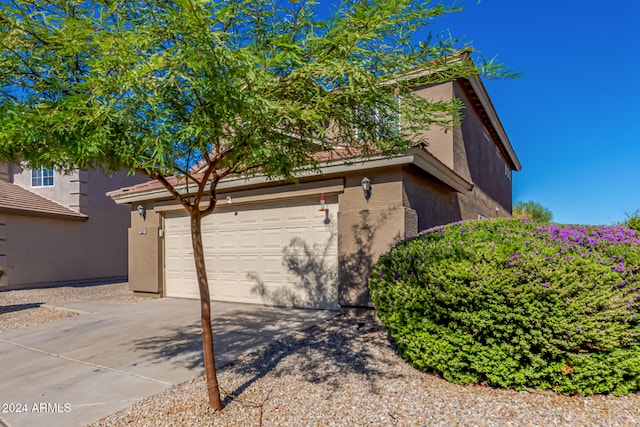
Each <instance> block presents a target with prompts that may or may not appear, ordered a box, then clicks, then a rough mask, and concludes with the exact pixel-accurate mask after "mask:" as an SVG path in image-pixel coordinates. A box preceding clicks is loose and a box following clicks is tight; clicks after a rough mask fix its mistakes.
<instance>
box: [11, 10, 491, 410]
mask: <svg viewBox="0 0 640 427" xmlns="http://www.w3.org/2000/svg"><path fill="white" fill-rule="evenodd" d="M316 8H317V2H314V1H310V0H296V1H293V0H291V1H277V0H251V1H248V0H232V1H224V2H222V1H220V2H218V1H204V0H173V1H170V0H157V1H141V0H131V1H127V0H125V1H115V0H38V1H32V0H13V1H11V2H3V3H2V6H0V11H1V13H0V161H11V162H25V163H26V164H27V165H28V166H47V167H52V166H53V167H56V168H60V169H63V170H73V169H77V168H88V167H99V168H102V169H104V170H117V169H119V168H121V167H126V168H129V169H130V170H132V171H136V172H140V173H145V174H147V175H149V176H150V177H152V178H154V179H156V180H158V181H159V182H161V183H162V184H163V185H164V186H165V188H166V189H167V190H168V191H169V192H170V193H171V194H172V196H173V197H174V198H175V199H176V200H178V201H179V202H180V203H181V204H182V205H183V206H184V208H185V210H186V211H187V212H188V213H189V215H190V217H191V225H192V240H193V243H194V244H193V246H194V258H195V261H196V270H197V275H198V284H199V289H200V296H201V305H202V326H203V349H204V353H205V355H204V356H205V367H206V372H207V381H208V389H209V393H210V395H209V397H210V403H211V405H212V406H213V407H214V408H216V409H221V407H222V405H221V401H220V397H219V393H218V386H217V380H216V378H215V370H214V368H213V341H212V339H211V321H210V307H209V290H208V284H207V277H206V270H205V265H204V255H203V251H202V239H201V232H200V221H201V218H202V217H203V216H204V215H207V214H209V213H211V212H212V211H213V210H214V208H215V204H216V187H217V185H218V183H219V182H220V180H221V179H223V178H225V177H227V176H229V175H232V174H233V175H238V174H244V175H250V174H256V173H260V174H264V175H266V176H267V177H284V178H292V177H294V176H295V175H296V173H297V172H299V171H301V170H303V169H309V168H315V167H317V164H316V159H317V157H316V156H315V154H316V153H317V152H318V151H321V150H334V149H336V148H351V150H344V151H343V152H348V153H353V152H357V153H359V154H360V155H362V156H367V155H368V154H370V153H372V152H375V153H383V154H388V155H391V154H393V153H397V152H400V151H402V150H405V149H407V148H408V147H409V146H411V145H412V144H414V143H416V142H417V141H415V140H412V138H411V137H412V136H413V135H414V134H415V131H416V130H418V129H420V130H425V129H428V128H431V127H433V126H442V127H444V128H451V127H452V126H455V125H456V124H458V122H459V118H460V114H459V109H460V104H459V102H457V101H455V100H453V101H442V102H436V101H432V100H427V99H424V98H421V97H419V96H417V95H416V94H415V93H414V92H413V91H412V87H414V86H416V85H427V84H434V83H439V82H444V81H450V80H452V79H455V78H465V77H469V76H471V75H476V74H478V73H480V72H482V73H491V72H492V71H501V70H500V67H499V66H496V65H495V64H492V63H491V62H489V63H487V64H483V65H476V64H474V63H473V62H472V61H471V60H469V59H468V55H469V53H470V52H471V50H470V49H467V50H465V52H466V53H465V55H462V56H460V55H457V53H459V51H458V50H457V49H456V46H457V44H456V43H457V42H456V41H455V40H451V39H438V38H434V39H431V38H425V40H422V41H421V40H417V39H416V35H417V34H419V32H420V31H422V30H424V28H425V27H426V26H428V25H429V24H431V23H432V22H433V19H434V18H436V17H439V16H442V15H444V14H446V13H449V12H452V11H455V10H456V9H452V8H448V7H445V6H443V5H442V4H432V3H431V2H430V1H425V0H423V1H412V0H393V1H392V0H381V1H355V0H343V1H342V2H341V3H340V4H339V5H337V6H335V7H334V8H333V10H332V12H331V14H330V15H329V16H328V17H326V18H323V17H320V16H319V15H318V13H317V9H316ZM363 112H364V113H365V114H362V113H363ZM372 112H375V114H371V113H372ZM367 113H369V114H367ZM397 117H401V120H402V126H400V127H398V126H394V123H397ZM356 128H357V129H358V132H354V129H356ZM356 134H357V137H356ZM195 165H199V166H198V167H197V168H194V166H195ZM171 175H175V176H178V177H179V178H180V179H179V180H177V181H176V180H173V179H167V177H168V176H171ZM184 183H189V185H190V186H191V188H194V189H195V190H194V192H192V193H191V194H184V193H183V192H180V191H178V189H177V186H178V185H181V184H184Z"/></svg>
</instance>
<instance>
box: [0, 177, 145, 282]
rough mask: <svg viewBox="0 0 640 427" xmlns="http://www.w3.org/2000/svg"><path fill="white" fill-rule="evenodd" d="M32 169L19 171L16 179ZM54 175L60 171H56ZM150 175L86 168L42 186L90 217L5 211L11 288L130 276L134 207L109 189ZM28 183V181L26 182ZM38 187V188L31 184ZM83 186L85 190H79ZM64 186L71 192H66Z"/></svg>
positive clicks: (7, 278) (63, 202)
mask: <svg viewBox="0 0 640 427" xmlns="http://www.w3.org/2000/svg"><path fill="white" fill-rule="evenodd" d="M25 176H28V178H29V184H30V174H28V173H25V171H20V172H19V173H18V175H16V177H17V178H18V179H16V180H14V182H16V181H20V182H22V180H24V178H25ZM56 178H58V176H57V175H56ZM145 180H147V178H146V177H144V176H134V177H131V176H127V174H126V172H120V173H117V174H114V175H113V176H111V177H108V176H105V175H103V174H102V173H101V172H98V171H83V172H81V173H80V174H75V175H73V174H72V175H67V176H64V177H62V178H60V179H57V180H56V181H55V185H54V187H52V188H43V189H40V190H51V191H50V192H46V191H41V192H39V194H41V195H43V196H45V197H57V198H58V199H57V200H54V201H57V202H58V203H61V204H65V205H66V206H68V207H72V208H74V205H73V203H74V200H75V201H78V202H80V203H79V205H76V206H75V208H74V210H80V211H81V212H82V213H84V214H86V215H88V217H89V218H88V219H87V220H86V221H70V220H67V219H55V218H39V217H33V216H22V215H13V214H7V215H4V218H5V224H6V225H5V233H6V255H5V259H6V261H5V264H6V271H5V275H6V277H5V278H3V280H6V281H7V282H6V283H7V284H8V286H9V287H11V288H19V287H25V286H36V285H40V284H51V283H60V282H68V281H77V280H94V279H113V278H122V279H124V278H126V276H127V270H128V255H127V237H128V234H127V230H128V228H129V221H130V207H129V206H121V205H117V204H116V203H115V202H113V200H111V198H108V197H106V195H105V193H106V192H108V191H111V190H114V189H117V188H121V187H124V186H128V185H133V184H136V183H139V182H143V181H145ZM26 188H28V189H30V190H31V188H30V185H28V186H26ZM33 190H36V189H33ZM77 190H80V191H81V192H82V193H80V192H78V191H77ZM66 192H69V193H68V194H67V193H66Z"/></svg>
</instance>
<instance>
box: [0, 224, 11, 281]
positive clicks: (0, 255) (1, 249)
mask: <svg viewBox="0 0 640 427" xmlns="http://www.w3.org/2000/svg"><path fill="white" fill-rule="evenodd" d="M6 268H7V216H6V215H1V214H0V270H2V272H1V273H0V289H4V288H6V287H8V286H9V281H8V279H7V275H6V274H4V271H5V270H6Z"/></svg>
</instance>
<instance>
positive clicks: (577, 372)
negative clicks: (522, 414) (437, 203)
mask: <svg viewBox="0 0 640 427" xmlns="http://www.w3.org/2000/svg"><path fill="white" fill-rule="evenodd" d="M639 237H640V236H639V235H637V234H636V233H635V232H634V231H633V230H630V229H628V228H625V227H619V226H604V227H594V226H570V225H559V224H544V225H540V224H535V223H530V222H528V221H522V220H509V219H495V220H483V221H473V222H463V223H456V224H451V225H447V226H442V227H436V228H433V229H430V230H427V231H424V232H422V233H421V234H419V235H418V236H416V237H414V238H410V239H408V240H405V241H403V242H401V243H399V244H398V245H397V246H396V247H395V248H393V249H392V250H391V251H390V252H388V253H387V254H385V255H383V256H382V257H381V258H380V259H379V261H378V263H377V264H376V266H375V267H374V269H373V272H372V275H371V278H370V279H369V286H370V289H371V295H372V298H373V301H374V303H375V305H376V310H377V313H378V316H379V317H380V319H381V320H382V322H383V323H384V324H385V325H386V327H387V329H388V330H389V332H390V334H391V336H392V337H393V339H394V340H395V342H396V344H397V346H398V347H399V349H400V351H401V353H402V355H403V357H404V358H405V359H407V360H408V361H409V362H410V363H412V364H413V365H414V366H415V367H417V368H419V369H421V370H424V371H432V370H435V371H437V372H438V373H440V374H441V375H442V376H443V377H444V378H446V379H447V380H449V381H452V382H455V383H461V384H465V383H481V382H482V383H486V384H488V385H491V386H497V387H505V388H516V389H522V388H525V387H533V388H539V389H553V390H556V391H558V392H561V393H567V394H582V395H589V394H594V393H614V394H616V395H623V394H628V393H631V392H634V391H637V390H640V316H639V315H638V311H640V289H639V288H640V280H639V278H640V239H639Z"/></svg>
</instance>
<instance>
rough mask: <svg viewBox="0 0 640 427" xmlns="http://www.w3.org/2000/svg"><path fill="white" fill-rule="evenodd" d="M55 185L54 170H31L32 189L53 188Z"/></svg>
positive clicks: (42, 168)
mask: <svg viewBox="0 0 640 427" xmlns="http://www.w3.org/2000/svg"><path fill="white" fill-rule="evenodd" d="M54 185H55V179H54V172H53V168H45V167H42V166H41V167H39V168H37V169H31V188H41V187H53V186H54Z"/></svg>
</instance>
